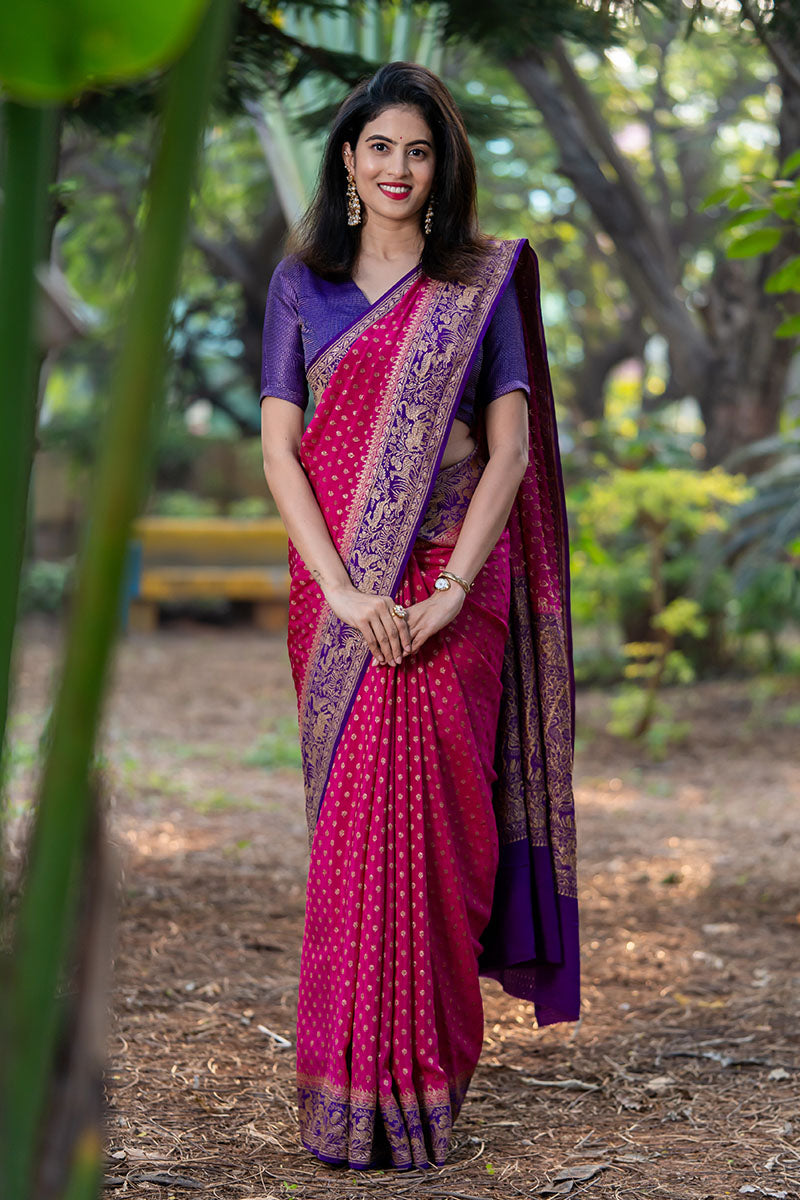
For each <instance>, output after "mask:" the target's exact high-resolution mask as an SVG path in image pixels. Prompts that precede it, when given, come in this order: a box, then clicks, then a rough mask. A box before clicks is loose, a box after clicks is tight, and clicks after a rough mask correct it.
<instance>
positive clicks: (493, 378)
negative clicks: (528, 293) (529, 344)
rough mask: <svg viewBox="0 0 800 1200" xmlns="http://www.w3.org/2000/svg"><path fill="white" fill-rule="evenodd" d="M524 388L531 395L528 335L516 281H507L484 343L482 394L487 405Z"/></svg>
mask: <svg viewBox="0 0 800 1200" xmlns="http://www.w3.org/2000/svg"><path fill="white" fill-rule="evenodd" d="M517 388H521V389H522V391H524V392H530V384H529V381H528V362H527V357H526V354H525V334H524V332H523V328H522V314H521V313H520V310H519V300H518V299H517V289H516V288H515V286H514V280H513V278H512V279H510V280H509V281H508V284H507V285H506V289H505V291H504V292H503V295H502V296H501V297H500V300H499V302H498V305H497V308H496V309H495V311H494V314H493V315H492V319H491V321H490V322H489V324H488V326H487V329H486V334H485V336H484V339H483V361H482V363H481V380H480V392H481V394H482V395H483V397H484V403H486V404H489V403H491V401H492V400H496V399H497V397H498V396H505V394H506V393H507V392H514V391H516V390H517Z"/></svg>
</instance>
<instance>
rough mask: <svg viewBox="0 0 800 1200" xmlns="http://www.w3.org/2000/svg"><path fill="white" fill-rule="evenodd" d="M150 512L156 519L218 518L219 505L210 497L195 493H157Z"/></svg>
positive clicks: (151, 503)
mask: <svg viewBox="0 0 800 1200" xmlns="http://www.w3.org/2000/svg"><path fill="white" fill-rule="evenodd" d="M149 511H150V512H151V513H152V515H153V516H155V517H216V516H218V515H219V504H218V503H217V501H216V500H212V499H210V497H208V496H197V495H195V494H194V493H193V492H182V491H175V492H156V494H155V496H154V497H153V499H152V500H151V502H150V506H149Z"/></svg>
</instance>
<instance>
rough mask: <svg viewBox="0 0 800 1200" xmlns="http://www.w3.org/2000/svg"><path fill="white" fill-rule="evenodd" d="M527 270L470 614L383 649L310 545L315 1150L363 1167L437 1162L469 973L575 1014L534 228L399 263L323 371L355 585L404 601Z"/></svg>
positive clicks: (305, 714) (293, 600) (558, 581)
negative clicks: (491, 346)
mask: <svg viewBox="0 0 800 1200" xmlns="http://www.w3.org/2000/svg"><path fill="white" fill-rule="evenodd" d="M512 274H513V275H514V279H515V284H516V288H517V294H518V297H519V302H520V308H521V311H522V315H523V325H524V329H525V340H526V347H527V354H528V369H529V379H530V384H531V397H530V405H529V408H530V414H529V415H530V462H529V466H528V470H527V472H526V475H525V478H524V480H523V482H522V484H521V485H520V488H519V492H518V494H517V497H516V500H515V503H514V506H513V508H512V512H511V515H510V517H509V520H508V523H507V525H506V528H505V529H504V530H503V533H502V534H501V536H500V538H499V539H498V542H497V544H496V545H495V546H494V548H493V549H492V551H491V553H490V555H489V558H488V560H487V562H486V564H485V566H484V567H483V568H482V570H481V571H480V573H479V575H478V577H477V579H476V581H475V585H474V587H473V589H472V591H471V592H470V593H469V595H468V596H467V597H466V599H465V603H464V606H463V608H462V610H461V612H460V613H459V615H458V617H457V618H456V619H455V620H454V621H452V622H451V623H450V624H449V625H448V626H446V627H445V628H444V629H443V630H441V631H440V632H439V633H438V634H437V635H436V636H435V637H433V638H431V639H429V640H428V641H427V642H426V643H425V645H424V646H423V647H422V648H421V650H420V651H419V652H417V653H415V654H412V655H411V656H409V657H408V658H407V659H405V660H404V661H403V663H402V664H401V665H400V666H389V667H383V666H374V665H372V662H371V655H370V652H369V650H368V649H367V647H366V645H365V643H364V642H363V640H362V638H361V635H360V634H359V633H358V631H356V630H354V629H352V628H350V627H348V626H346V625H344V623H343V622H341V621H339V619H338V618H337V617H335V616H334V614H333V613H332V612H331V610H330V608H329V607H328V606H327V604H326V603H325V601H324V598H323V596H322V593H321V591H320V589H319V587H318V585H317V584H316V583H315V581H314V580H313V579H312V578H311V576H310V574H309V572H308V571H307V569H306V567H305V565H304V563H303V562H302V560H301V559H300V557H299V555H298V553H297V551H296V549H295V547H294V546H293V545H292V544H291V543H290V546H289V566H290V571H291V580H292V582H291V593H290V617H289V639H288V640H289V656H290V662H291V667H292V673H293V679H294V684H295V687H296V689H297V697H298V711H299V719H300V737H301V747H302V756H303V769H304V779H305V790H306V804H307V820H308V829H309V839H310V848H311V859H310V864H309V877H308V888H307V903H306V921H305V930H304V937H303V946H302V955H301V966H300V989H299V1006H298V1019H297V1094H298V1106H299V1122H300V1136H301V1140H302V1142H303V1145H304V1146H305V1147H306V1148H307V1149H308V1150H310V1151H311V1152H312V1153H313V1154H315V1155H316V1156H317V1157H319V1158H320V1159H322V1160H323V1161H326V1162H330V1163H344V1164H348V1165H349V1166H351V1167H356V1168H367V1167H380V1166H394V1167H398V1168H407V1167H427V1166H430V1165H431V1164H435V1165H440V1164H442V1163H443V1162H444V1161H445V1157H446V1154H447V1150H448V1146H449V1144H450V1141H451V1137H452V1127H453V1122H454V1120H455V1118H456V1116H457V1114H458V1111H459V1109H460V1107H461V1104H462V1102H463V1099H464V1096H465V1094H466V1091H467V1088H468V1086H469V1082H470V1078H471V1076H472V1074H473V1072H474V1070H475V1066H476V1064H477V1062H478V1058H479V1055H480V1051H481V1046H482V1041H483V1007H482V1001H481V992H480V981H479V976H480V975H485V976H490V977H492V978H494V979H497V980H498V981H499V982H500V984H501V986H502V987H503V988H504V989H505V990H506V991H507V992H509V993H510V994H511V995H514V996H518V997H522V998H524V999H528V1000H532V1001H533V1003H534V1006H535V1012H536V1018H537V1022H538V1023H539V1024H547V1023H549V1022H553V1021H567V1020H575V1019H577V1017H578V1009H579V959H578V914H577V898H576V897H577V893H576V884H575V828H574V816H573V803H572V786H571V773H572V753H573V745H574V679H573V673H572V646H571V633H570V618H569V579H568V562H567V528H566V515H565V511H564V499H563V484H562V479H561V467H560V461H559V454H558V445H557V435H556V426H555V412H554V406H553V397H552V389H551V385H550V376H549V370H548V366H547V356H546V350H545V343H544V333H543V328H542V322H541V311H540V302H539V276H538V264H537V261H536V256H535V254H534V252H533V250H532V249H531V247H530V246H529V245H528V243H527V241H525V240H524V239H523V240H520V241H497V242H494V243H492V250H491V253H490V254H488V255H487V257H486V262H485V266H484V268H483V274H482V278H481V279H480V280H479V281H478V282H477V283H476V284H474V285H471V286H465V285H460V284H452V283H443V282H440V281H435V280H431V279H429V278H428V277H426V276H424V275H422V274H421V273H420V271H419V269H416V270H414V271H412V272H410V273H409V274H408V275H407V276H406V277H405V278H404V279H402V280H400V281H399V283H398V284H396V285H395V287H394V288H393V289H391V291H390V292H388V293H387V294H386V295H385V296H383V297H382V298H381V299H380V300H379V301H377V302H376V304H374V305H372V306H371V308H370V309H369V310H368V312H367V313H366V314H365V315H364V316H363V317H361V318H359V320H357V321H356V322H354V323H353V324H352V325H351V326H350V327H349V328H348V329H346V330H345V332H344V333H342V334H341V335H340V336H339V337H337V338H336V339H335V340H334V341H333V342H332V343H331V344H329V345H328V346H326V347H324V348H323V350H321V351H320V353H319V354H318V355H317V357H316V358H315V359H314V361H313V362H312V363H311V365H310V367H309V369H308V380H309V384H310V386H311V388H312V391H313V393H314V396H315V401H316V407H315V410H314V414H313V417H312V419H311V421H310V422H309V424H308V427H307V428H306V430H305V432H304V434H303V438H302V442H301V460H302V463H303V466H304V468H305V471H306V473H307V475H308V477H309V480H310V481H311V484H312V487H313V488H314V492H315V495H316V497H317V500H318V502H319V504H320V507H321V509H322V512H323V514H324V516H325V519H326V522H327V525H328V528H329V529H330V532H331V536H332V538H333V541H334V543H335V545H336V547H337V549H338V551H339V553H340V555H341V557H342V560H343V561H344V562H345V564H346V565H347V567H348V572H349V574H350V578H351V580H352V581H353V584H354V585H355V586H356V587H358V588H360V589H361V590H362V591H375V592H380V593H388V594H391V595H393V596H394V597H395V598H396V599H397V600H399V601H400V602H401V603H403V604H407V605H408V604H412V603H415V602H417V601H419V600H422V599H424V598H425V597H426V596H428V595H430V593H431V591H432V589H433V582H434V580H435V578H436V575H437V573H438V571H439V569H440V568H441V567H444V566H446V565H447V562H448V559H449V557H450V555H451V553H452V549H453V546H454V545H455V542H456V539H457V537H458V533H459V530H460V527H461V523H462V521H463V518H464V514H465V512H466V509H467V506H468V505H469V501H470V498H471V496H472V494H473V492H474V489H475V486H476V484H477V482H478V480H479V478H480V475H481V472H482V470H483V468H484V466H485V462H486V446H485V439H484V438H483V437H481V438H480V439H479V444H478V446H477V447H476V449H475V451H473V453H472V454H470V455H469V456H468V457H467V458H465V459H462V460H461V461H460V462H458V463H454V464H452V465H451V466H448V467H445V468H441V467H440V462H441V457H442V453H443V450H444V446H445V444H446V441H447V436H448V433H449V430H450V427H451V424H452V420H453V417H454V414H455V412H456V410H457V407H458V403H459V398H460V395H461V391H462V389H463V385H464V381H465V379H466V378H467V375H468V371H469V368H470V366H471V363H472V360H473V358H474V355H475V353H476V351H477V348H478V346H479V345H480V342H481V339H482V337H483V335H484V333H485V331H486V327H487V325H488V323H489V321H490V319H491V316H492V313H493V311H494V309H495V307H496V305H497V302H498V300H499V298H500V296H501V295H502V292H503V289H504V287H505V286H506V285H507V283H508V281H509V279H510V278H511V276H512Z"/></svg>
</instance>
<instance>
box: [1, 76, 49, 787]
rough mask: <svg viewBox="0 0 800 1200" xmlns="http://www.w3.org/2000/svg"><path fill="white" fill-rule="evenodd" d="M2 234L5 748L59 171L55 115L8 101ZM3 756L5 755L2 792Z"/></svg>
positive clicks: (2, 509)
mask: <svg viewBox="0 0 800 1200" xmlns="http://www.w3.org/2000/svg"><path fill="white" fill-rule="evenodd" d="M2 111H3V115H4V124H5V131H4V132H5V137H4V139H3V149H4V151H5V154H4V161H3V164H2V172H0V178H2V180H3V185H4V192H5V198H4V204H3V214H2V226H0V380H2V385H1V386H0V397H1V399H0V406H1V407H0V419H1V420H2V431H3V432H2V437H0V513H2V520H0V563H2V574H0V748H2V747H3V746H4V743H5V731H6V722H7V719H8V704H9V692H10V678H11V650H12V646H13V641H14V623H15V620H16V615H17V600H18V596H19V577H20V571H21V569H22V556H23V549H24V545H25V527H26V514H27V503H28V487H29V485H30V474H31V460H32V457H33V440H34V431H35V428H36V390H37V389H36V375H37V371H36V364H37V350H36V346H35V345H34V338H33V328H34V314H35V301H36V277H35V275H34V267H35V265H36V263H37V262H39V261H40V259H41V258H42V255H43V253H44V251H45V247H46V242H47V229H48V223H47V198H48V197H47V186H48V183H49V182H50V180H51V178H52V174H53V169H54V163H55V144H56V137H55V133H56V129H57V127H58V117H57V112H56V111H55V110H53V109H50V108H31V107H28V105H25V104H18V103H16V102H14V101H12V100H6V101H5V103H4V104H3V109H2ZM4 762H5V754H2V755H0V786H1V785H2V771H3V764H4Z"/></svg>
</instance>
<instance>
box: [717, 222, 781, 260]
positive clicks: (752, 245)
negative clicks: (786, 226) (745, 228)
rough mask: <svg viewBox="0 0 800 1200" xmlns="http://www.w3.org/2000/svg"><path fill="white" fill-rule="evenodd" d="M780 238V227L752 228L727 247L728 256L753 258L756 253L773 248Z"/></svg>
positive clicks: (765, 251)
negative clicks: (751, 230)
mask: <svg viewBox="0 0 800 1200" xmlns="http://www.w3.org/2000/svg"><path fill="white" fill-rule="evenodd" d="M780 240H781V230H780V229H754V230H753V232H752V233H746V234H745V236H744V237H742V238H738V239H737V240H736V241H735V242H733V243H732V244H731V245H730V246H729V247H728V256H729V257H730V258H755V257H756V255H758V254H767V253H768V252H769V251H770V250H774V249H775V247H776V246H777V244H778V242H779V241H780Z"/></svg>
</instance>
